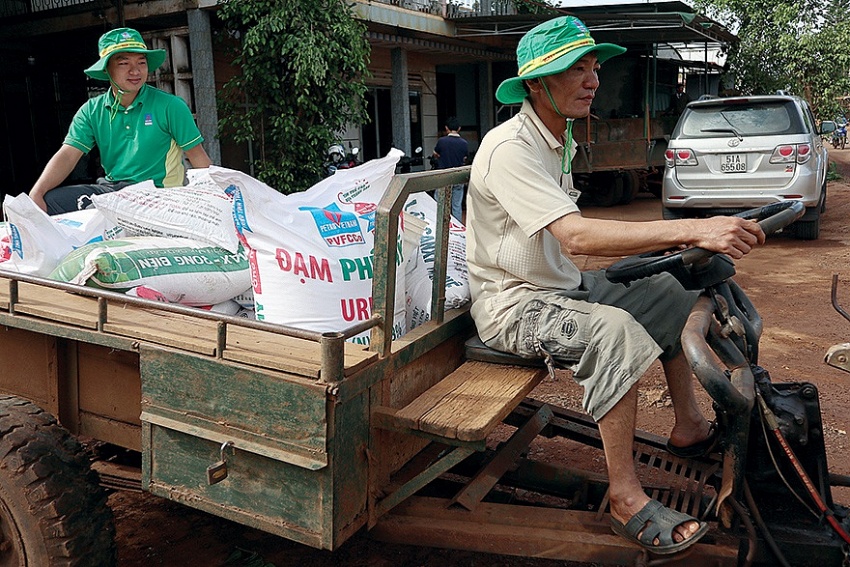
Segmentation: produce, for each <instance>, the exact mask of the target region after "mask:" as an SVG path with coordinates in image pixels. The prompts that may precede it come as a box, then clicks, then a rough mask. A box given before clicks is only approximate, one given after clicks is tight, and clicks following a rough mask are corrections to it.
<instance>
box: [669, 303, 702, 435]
mask: <svg viewBox="0 0 850 567" xmlns="http://www.w3.org/2000/svg"><path fill="white" fill-rule="evenodd" d="M699 301H700V302H705V301H709V299H708V298H707V297H701V298H700V299H699ZM698 305H699V304H698ZM662 366H663V367H664V375H665V377H666V378H667V388H668V390H669V392H670V398H671V399H672V400H673V412H674V414H675V416H676V424H675V425H674V426H673V430H672V431H671V432H670V443H672V444H673V445H675V446H677V447H688V446H690V445H693V444H694V443H698V442H700V441H704V440H705V439H707V438H708V436H709V434H710V430H709V422H708V421H706V419H705V416H703V414H702V411H700V409H699V404H697V400H696V396H694V373H693V371H692V370H691V366H690V364H689V363H688V359H687V358H685V355H684V353H683V352H682V351H679V354H677V355H676V356H675V357H673V358H672V359H670V360H668V361H666V362H663V363H662Z"/></svg>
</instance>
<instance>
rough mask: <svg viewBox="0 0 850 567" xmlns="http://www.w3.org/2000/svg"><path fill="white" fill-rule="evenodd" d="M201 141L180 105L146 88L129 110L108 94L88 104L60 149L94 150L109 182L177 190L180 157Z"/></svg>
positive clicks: (182, 172) (174, 98) (175, 98)
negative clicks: (150, 182) (142, 183)
mask: <svg viewBox="0 0 850 567" xmlns="http://www.w3.org/2000/svg"><path fill="white" fill-rule="evenodd" d="M115 104H117V105H118V108H117V112H113V105H115ZM203 141H204V139H203V137H202V136H201V132H200V130H198V126H197V125H196V124H195V119H194V118H193V117H192V113H191V111H190V110H189V107H188V106H186V103H185V102H184V101H183V99H181V98H180V97H178V96H175V95H172V94H169V93H166V92H163V91H161V90H159V89H157V88H155V87H152V86H150V85H144V86H142V88H141V90H140V91H139V94H138V95H136V99H135V100H134V101H133V102H132V103H131V104H130V106H128V107H127V108H124V107H123V106H122V105H120V104H119V103H118V102H117V101H116V100H115V97H114V95H113V93H112V89H110V90H109V91H107V92H106V93H104V94H102V95H100V96H98V97H95V98H93V99H90V100H88V101H87V102H86V103H85V104H84V105H83V106H82V107H81V108H80V109H79V110H78V111H77V113H76V114H75V115H74V120H73V122H72V123H71V127H70V129H69V130H68V135H67V136H66V137H65V142H64V143H65V144H67V145H69V146H73V147H75V148H77V149H78V150H80V151H81V152H83V153H88V152H90V151H91V150H92V148H93V147H94V146H97V147H98V148H99V149H100V161H101V164H102V165H103V169H104V171H105V172H106V178H107V179H109V180H110V181H133V182H139V181H145V180H147V179H152V180H153V182H154V184H155V185H156V186H157V187H177V186H180V185H183V180H184V175H185V168H184V166H183V152H184V151H185V150H190V149H192V148H194V147H195V146H197V145H198V144H200V143H201V142H203Z"/></svg>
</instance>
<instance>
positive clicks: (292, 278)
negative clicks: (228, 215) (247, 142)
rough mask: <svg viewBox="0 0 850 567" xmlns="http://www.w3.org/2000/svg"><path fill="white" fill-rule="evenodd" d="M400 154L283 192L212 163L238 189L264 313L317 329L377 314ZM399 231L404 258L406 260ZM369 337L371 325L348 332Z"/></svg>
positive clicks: (397, 325)
mask: <svg viewBox="0 0 850 567" xmlns="http://www.w3.org/2000/svg"><path fill="white" fill-rule="evenodd" d="M401 155H402V153H401V152H399V151H398V150H392V151H391V152H390V153H389V154H388V155H387V156H386V157H384V158H381V159H377V160H371V161H369V162H367V163H365V164H363V165H360V166H357V167H354V168H351V169H344V170H339V171H337V172H336V173H335V174H334V175H332V176H331V177H328V178H327V179H324V180H322V181H321V182H319V183H318V184H316V185H314V186H313V187H311V188H310V189H308V190H307V191H305V192H303V193H295V194H292V195H282V194H281V193H279V192H277V191H275V190H274V189H272V188H270V187H268V186H267V185H265V184H263V183H262V182H260V181H258V180H256V179H253V178H252V177H250V176H248V175H245V174H244V173H241V172H238V171H233V170H228V169H223V168H218V167H212V168H210V175H211V177H212V178H213V179H214V180H215V181H216V182H217V183H218V184H219V186H220V187H222V188H224V189H226V190H227V191H228V192H231V193H233V195H234V219H235V222H236V228H237V231H238V233H239V235H240V239H241V240H242V242H243V244H244V245H245V246H246V247H247V248H248V254H249V261H250V264H251V271H252V273H251V277H252V285H253V292H254V309H255V313H256V318H257V319H258V320H264V321H269V322H273V323H280V324H284V325H289V326H293V327H297V328H301V329H307V330H311V331H317V332H329V331H342V330H344V329H346V328H349V327H351V326H352V325H355V324H357V323H359V322H361V321H363V320H366V319H369V318H370V317H371V315H372V279H373V243H374V228H375V211H376V209H377V205H376V204H377V202H378V201H379V200H380V198H381V196H382V195H383V193H384V191H385V190H386V189H387V187H388V186H389V183H390V180H391V179H392V176H393V174H394V172H395V166H396V163H397V162H398V159H399V157H401ZM402 235H403V233H402V231H399V240H398V250H399V262H403V250H402V248H403V247H402V245H401V242H402V240H403V238H402ZM403 284H404V270H403V269H402V268H399V269H398V270H397V281H396V294H395V313H394V314H393V332H392V334H393V337H398V336H400V335H402V334H404V332H405V330H406V323H405V316H404V307H405V306H404V285H403ZM350 340H351V341H352V342H357V343H360V344H367V343H368V341H369V332H368V331H367V332H364V333H361V334H359V335H357V336H356V337H353V338H352V339H350Z"/></svg>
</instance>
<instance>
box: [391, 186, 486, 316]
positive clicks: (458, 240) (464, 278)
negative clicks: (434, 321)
mask: <svg viewBox="0 0 850 567" xmlns="http://www.w3.org/2000/svg"><path fill="white" fill-rule="evenodd" d="M404 213H405V215H409V216H412V217H414V218H416V219H419V220H420V221H421V222H423V223H424V225H425V226H424V229H423V230H422V236H421V238H420V240H419V248H418V249H417V250H416V252H414V253H413V254H412V255H411V256H410V257H409V258H408V260H407V263H406V264H405V281H406V284H407V288H406V293H407V297H406V301H407V329H408V330H411V329H413V328H415V327H417V326H419V325H421V324H422V323H424V322H425V321H428V320H429V319H430V318H431V289H432V286H433V283H432V282H433V280H434V257H435V253H436V243H437V242H436V226H437V201H435V200H434V199H433V198H432V197H431V196H430V195H427V194H425V193H416V194H413V195H411V196H410V197H409V198H408V199H407V202H406V203H405V204H404ZM445 293H446V309H456V308H458V307H461V306H463V305H465V304H466V303H467V302H469V300H470V293H469V273H468V272H467V267H466V227H464V226H463V225H462V224H461V223H460V222H458V221H457V220H455V219H454V218H451V219H450V224H449V245H448V256H447V262H446V289H445Z"/></svg>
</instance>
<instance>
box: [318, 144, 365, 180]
mask: <svg viewBox="0 0 850 567" xmlns="http://www.w3.org/2000/svg"><path fill="white" fill-rule="evenodd" d="M348 146H349V151H348V153H346V152H345V148H344V147H343V145H342V144H334V145H332V146H330V147H329V148H328V151H327V154H326V156H325V163H324V164H323V166H322V167H323V168H324V173H325V177H330V176H331V175H333V174H334V173H336V172H337V171H338V170H340V169H351V168H352V167H356V166H358V165H360V162H359V160H358V159H357V158H358V155H359V154H360V148H357V147H351V144H350V143H349V145H348Z"/></svg>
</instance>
